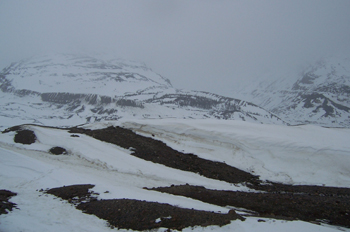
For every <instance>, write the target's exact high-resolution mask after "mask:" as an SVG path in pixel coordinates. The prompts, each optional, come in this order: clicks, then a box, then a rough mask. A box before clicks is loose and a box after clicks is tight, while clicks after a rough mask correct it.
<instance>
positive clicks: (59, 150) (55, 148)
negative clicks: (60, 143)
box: [50, 147, 68, 155]
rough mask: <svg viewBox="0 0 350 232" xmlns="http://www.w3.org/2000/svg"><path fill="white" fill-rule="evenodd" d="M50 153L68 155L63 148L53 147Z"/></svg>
mask: <svg viewBox="0 0 350 232" xmlns="http://www.w3.org/2000/svg"><path fill="white" fill-rule="evenodd" d="M50 153H51V154H54V155H67V154H68V152H67V150H66V149H64V148H63V147H53V148H51V149H50Z"/></svg>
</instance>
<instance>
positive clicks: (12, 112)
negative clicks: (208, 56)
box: [0, 54, 285, 126]
mask: <svg viewBox="0 0 350 232" xmlns="http://www.w3.org/2000/svg"><path fill="white" fill-rule="evenodd" d="M0 76H1V80H0V83H1V86H0V90H1V93H0V99H1V102H2V104H1V106H0V107H1V115H0V116H1V117H12V118H17V119H18V120H23V121H24V123H31V122H33V121H35V122H37V123H40V124H43V125H48V124H49V125H52V124H55V125H56V124H58V125H60V126H64V125H73V124H83V123H89V122H94V121H101V120H119V119H121V118H123V117H128V118H193V119H195V118H216V119H226V120H230V119H235V120H247V121H255V122H259V123H273V124H285V122H284V121H283V120H281V119H280V118H279V117H277V116H276V115H274V114H271V113H270V112H268V111H266V110H264V109H263V108H261V107H259V106H257V105H255V104H252V103H249V102H246V101H241V100H239V99H235V98H229V97H224V96H220V95H216V94H211V93H208V92H200V91H187V90H180V89H176V88H174V87H173V86H172V84H171V82H170V80H169V79H167V78H164V77H162V76H161V75H159V74H157V73H155V72H153V71H152V70H151V69H150V68H148V67H147V66H146V65H145V64H142V63H137V62H131V61H130V62H129V61H121V60H120V59H106V58H105V59H102V58H95V57H90V56H89V57H86V56H78V55H67V54H56V55H54V56H42V57H34V58H30V59H27V60H23V61H21V62H19V63H13V64H11V65H10V66H9V67H7V68H5V69H3V71H2V72H1V74H0ZM50 120H51V121H50Z"/></svg>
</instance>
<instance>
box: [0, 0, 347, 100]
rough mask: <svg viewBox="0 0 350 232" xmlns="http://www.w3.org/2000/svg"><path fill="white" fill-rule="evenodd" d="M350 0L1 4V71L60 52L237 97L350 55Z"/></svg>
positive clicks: (196, 88)
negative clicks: (122, 62)
mask: <svg viewBox="0 0 350 232" xmlns="http://www.w3.org/2000/svg"><path fill="white" fill-rule="evenodd" d="M349 9H350V2H349V1H348V0H337V1H328V0H306V1H305V0H303V1H301V0H296V1H275V0H269V1H257V0H255V1H219V2H218V1H106V0H104V1H80V0H73V1H64V2H63V1H42V0H38V1H31V2H27V1H16V0H14V1H1V2H0V54H1V56H0V67H1V69H2V68H4V67H7V66H8V65H9V64H10V63H11V62H17V61H18V60H21V59H24V58H28V57H31V56H33V55H41V54H48V53H52V52H63V53H67V52H73V53H91V52H108V53H112V54H114V55H115V56H118V57H121V58H125V59H132V60H140V61H143V62H145V63H146V64H147V66H148V67H152V68H153V69H154V70H157V72H159V73H161V74H162V76H164V77H166V78H169V79H170V80H171V81H172V83H173V85H174V86H176V87H178V88H181V89H189V90H200V91H208V92H213V93H217V94H220V95H224V96H229V97H236V96H235V92H236V90H238V89H240V87H241V86H244V85H246V84H247V83H252V82H255V81H256V80H257V79H260V78H261V76H262V75H266V73H271V72H272V73H276V75H275V76H274V78H277V77H279V76H282V75H283V74H284V73H289V72H298V71H300V70H301V69H302V68H303V66H305V65H306V64H308V63H314V62H315V60H317V59H319V58H322V57H325V56H329V55H335V54H339V53H340V54H350V52H349V51H350V42H349V41H350V23H349V22H350V16H349V14H348V11H349Z"/></svg>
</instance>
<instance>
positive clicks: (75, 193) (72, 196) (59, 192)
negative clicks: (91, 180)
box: [45, 184, 97, 204]
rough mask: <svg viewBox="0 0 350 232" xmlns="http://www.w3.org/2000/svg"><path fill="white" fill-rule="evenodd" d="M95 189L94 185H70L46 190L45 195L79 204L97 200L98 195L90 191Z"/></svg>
mask: <svg viewBox="0 0 350 232" xmlns="http://www.w3.org/2000/svg"><path fill="white" fill-rule="evenodd" d="M93 187H95V185H92V184H81V185H69V186H63V187H58V188H52V189H48V190H45V193H48V194H52V195H55V196H56V197H59V198H62V199H64V200H67V201H68V202H70V203H74V204H78V203H80V202H82V201H91V200H96V195H97V193H94V192H93V191H90V189H91V188H93Z"/></svg>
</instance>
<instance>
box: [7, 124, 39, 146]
mask: <svg viewBox="0 0 350 232" xmlns="http://www.w3.org/2000/svg"><path fill="white" fill-rule="evenodd" d="M10 131H16V132H17V133H16V135H15V137H14V141H15V142H16V143H22V144H32V143H35V141H36V136H35V133H34V132H33V131H31V130H27V129H23V127H22V126H14V127H10V128H8V129H6V130H4V131H3V132H2V133H8V132H10Z"/></svg>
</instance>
